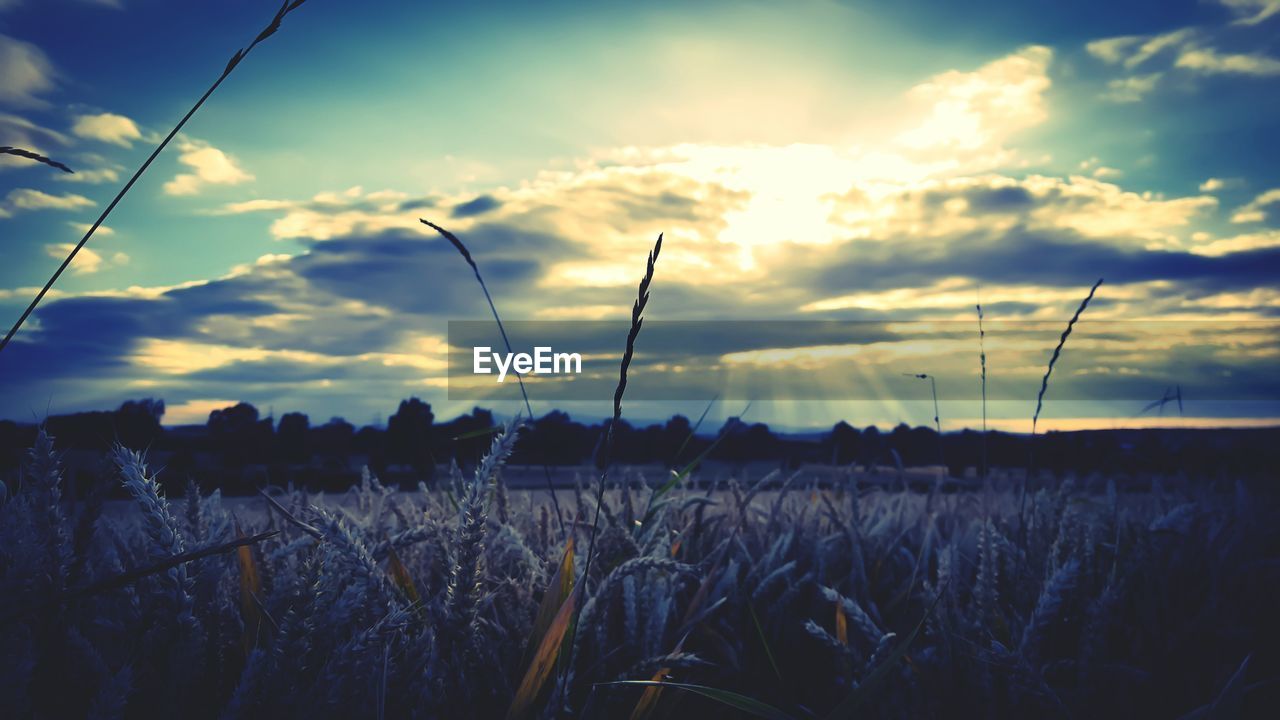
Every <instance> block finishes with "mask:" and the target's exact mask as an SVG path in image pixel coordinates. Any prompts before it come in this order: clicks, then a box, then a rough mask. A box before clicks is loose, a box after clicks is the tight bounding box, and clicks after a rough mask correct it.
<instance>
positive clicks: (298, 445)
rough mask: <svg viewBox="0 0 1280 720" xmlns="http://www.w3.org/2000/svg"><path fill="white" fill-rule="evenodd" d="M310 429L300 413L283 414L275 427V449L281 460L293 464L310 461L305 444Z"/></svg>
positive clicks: (308, 450) (308, 449) (308, 451)
mask: <svg viewBox="0 0 1280 720" xmlns="http://www.w3.org/2000/svg"><path fill="white" fill-rule="evenodd" d="M310 429H311V422H310V420H308V419H307V416H306V415H304V414H302V413H299V412H291V413H285V414H284V415H283V416H282V417H281V418H280V424H279V425H278V426H276V448H277V451H278V453H279V455H280V459H281V460H283V461H285V462H287V463H294V464H300V463H305V462H307V461H308V460H310V457H311V452H310V447H309V446H308V443H307V434H308V431H309V430H310Z"/></svg>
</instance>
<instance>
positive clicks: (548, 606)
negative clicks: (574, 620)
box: [522, 537, 574, 667]
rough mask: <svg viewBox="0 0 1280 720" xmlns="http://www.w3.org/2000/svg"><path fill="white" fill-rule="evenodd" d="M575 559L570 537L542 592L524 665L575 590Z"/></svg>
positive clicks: (526, 644) (527, 663)
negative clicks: (545, 588) (554, 571)
mask: <svg viewBox="0 0 1280 720" xmlns="http://www.w3.org/2000/svg"><path fill="white" fill-rule="evenodd" d="M573 559H574V544H573V538H572V537H570V538H569V542H567V543H565V546H564V555H563V556H562V557H561V558H560V565H559V566H558V567H557V568H556V574H555V575H553V576H552V577H551V582H550V583H548V584H547V590H546V592H544V593H543V594H542V602H541V603H540V604H539V605H538V615H537V617H536V618H535V619H534V621H533V631H532V632H530V633H529V640H528V642H526V643H525V647H524V662H523V663H522V664H523V665H524V666H526V667H528V665H529V661H530V660H532V659H533V651H534V650H536V649H537V648H538V644H539V643H541V642H542V637H543V635H545V634H546V633H547V628H549V627H551V621H552V620H554V619H555V617H556V611H557V610H559V609H560V606H561V605H564V601H565V599H566V598H568V597H569V593H570V591H572V590H573Z"/></svg>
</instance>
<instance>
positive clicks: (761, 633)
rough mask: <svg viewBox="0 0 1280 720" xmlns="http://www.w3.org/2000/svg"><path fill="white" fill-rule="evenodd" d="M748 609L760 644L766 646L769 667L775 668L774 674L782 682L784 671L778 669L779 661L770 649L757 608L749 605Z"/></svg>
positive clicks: (765, 651)
mask: <svg viewBox="0 0 1280 720" xmlns="http://www.w3.org/2000/svg"><path fill="white" fill-rule="evenodd" d="M747 609H748V610H750V611H751V623H752V624H753V625H755V627H756V635H758V636H759V637H760V644H761V645H762V646H764V654H765V657H767V658H769V667H771V668H773V674H774V675H777V676H778V681H779V682H781V681H782V671H781V670H779V669H778V661H777V659H776V658H774V657H773V648H771V647H769V638H767V637H765V635H764V626H763V625H761V624H760V616H759V615H757V614H756V606H755V604H754V603H750V602H748V603H747Z"/></svg>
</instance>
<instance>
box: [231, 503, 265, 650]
mask: <svg viewBox="0 0 1280 720" xmlns="http://www.w3.org/2000/svg"><path fill="white" fill-rule="evenodd" d="M236 537H237V538H243V537H244V532H243V531H241V530H240V524H239V523H236ZM236 556H237V557H238V558H239V560H240V619H241V621H242V622H243V623H244V635H243V637H242V638H241V640H242V643H243V645H244V654H245V656H246V657H247V656H248V655H249V653H250V652H251V651H252V650H253V648H254V647H255V646H256V645H257V641H258V629H259V628H260V627H261V626H262V613H261V612H260V611H259V610H258V602H257V596H259V595H261V594H262V578H261V577H259V576H258V566H257V564H256V563H255V562H254V561H253V548H251V547H249V546H248V545H241V546H240V547H238V548H236Z"/></svg>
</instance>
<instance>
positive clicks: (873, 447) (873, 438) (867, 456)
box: [858, 425, 884, 465]
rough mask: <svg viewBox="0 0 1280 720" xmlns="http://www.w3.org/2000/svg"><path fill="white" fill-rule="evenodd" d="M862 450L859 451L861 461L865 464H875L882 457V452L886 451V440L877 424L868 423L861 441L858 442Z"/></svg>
mask: <svg viewBox="0 0 1280 720" xmlns="http://www.w3.org/2000/svg"><path fill="white" fill-rule="evenodd" d="M858 445H859V450H860V452H859V453H858V459H859V462H861V463H862V464H863V465H875V464H876V463H878V462H880V460H881V459H882V458H881V457H880V455H881V453H883V452H884V441H883V440H882V439H881V437H880V428H878V427H876V426H875V425H868V426H867V427H866V429H865V430H863V431H862V438H861V441H860V442H859V443H858Z"/></svg>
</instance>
